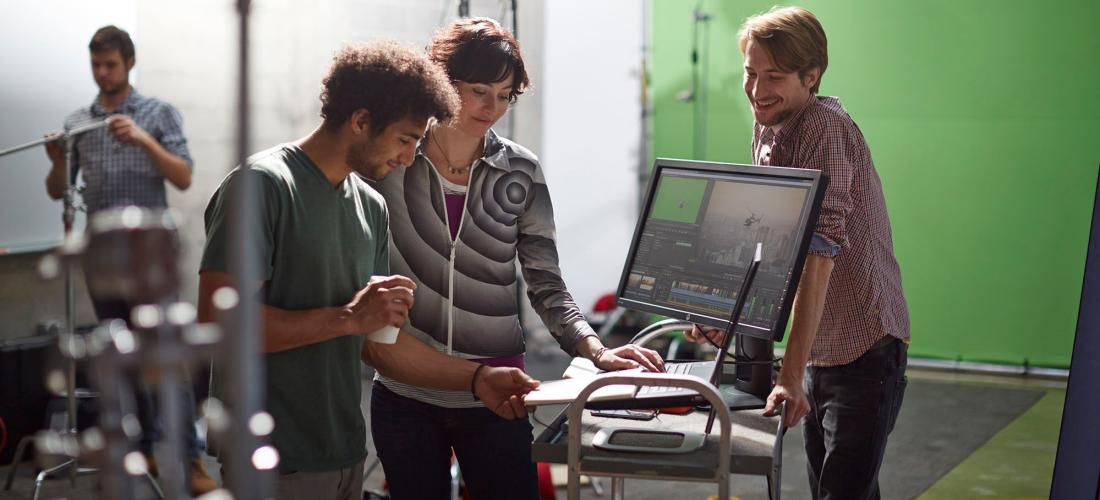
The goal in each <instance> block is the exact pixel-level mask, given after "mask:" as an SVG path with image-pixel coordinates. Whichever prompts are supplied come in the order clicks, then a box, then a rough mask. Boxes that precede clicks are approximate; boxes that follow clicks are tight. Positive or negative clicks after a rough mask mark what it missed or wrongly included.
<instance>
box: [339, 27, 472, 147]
mask: <svg viewBox="0 0 1100 500" xmlns="http://www.w3.org/2000/svg"><path fill="white" fill-rule="evenodd" d="M321 85H322V88H321V118H323V119H324V126H325V128H328V129H330V130H331V129H333V128H336V127H339V126H340V125H343V124H344V123H346V122H347V121H348V119H349V118H350V117H351V115H352V113H354V112H356V111H357V110H360V109H366V110H367V112H368V113H370V128H371V131H373V132H375V133H378V132H381V131H382V130H385V128H386V127H388V126H390V125H391V124H393V123H395V122H397V121H400V120H403V119H406V118H414V119H424V120H427V119H429V118H435V119H437V120H440V121H449V120H450V119H451V118H453V117H454V116H455V115H457V114H458V109H459V107H460V106H461V102H460V101H459V98H458V93H457V92H456V91H455V89H454V87H453V86H452V85H451V84H450V81H448V80H447V75H445V74H444V73H443V70H442V69H440V68H439V67H438V66H436V65H435V64H434V63H432V62H431V61H430V60H428V58H427V56H425V55H424V53H423V52H421V51H420V50H418V49H415V48H412V47H408V46H405V45H402V44H399V43H397V42H395V41H392V40H379V41H375V42H370V43H360V44H352V45H347V46H345V47H344V48H342V49H340V50H339V51H338V52H337V53H336V55H335V56H334V57H333V61H332V67H331V68H329V71H328V74H327V75H325V78H324V80H322V82H321Z"/></svg>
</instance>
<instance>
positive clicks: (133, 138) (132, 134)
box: [107, 115, 152, 146]
mask: <svg viewBox="0 0 1100 500" xmlns="http://www.w3.org/2000/svg"><path fill="white" fill-rule="evenodd" d="M108 120H109V121H110V124H109V125H108V126H107V127H108V130H110V131H111V135H113V136H114V137H115V139H116V140H118V141H119V142H121V143H124V144H136V145H138V146H143V145H145V144H146V143H148V142H149V141H150V140H152V136H150V135H149V133H148V132H146V131H145V130H144V129H142V128H141V127H139V126H138V125H137V124H136V123H134V119H133V118H130V117H129V116H126V115H111V117H110V118H108Z"/></svg>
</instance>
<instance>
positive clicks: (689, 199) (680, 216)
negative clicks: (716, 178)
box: [650, 176, 708, 224]
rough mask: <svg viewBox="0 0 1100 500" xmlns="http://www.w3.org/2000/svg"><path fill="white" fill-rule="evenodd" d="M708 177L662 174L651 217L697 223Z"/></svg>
mask: <svg viewBox="0 0 1100 500" xmlns="http://www.w3.org/2000/svg"><path fill="white" fill-rule="evenodd" d="M707 182H708V181H707V179H697V178H691V177H675V176H662V177H661V183H660V184H659V185H658V186H657V196H656V199H655V200H653V208H652V209H651V210H650V218H653V219H661V220H666V221H670V222H682V223H684V224H696V223H697V221H698V219H699V208H700V207H701V206H702V205H703V198H704V197H705V196H706V193H707Z"/></svg>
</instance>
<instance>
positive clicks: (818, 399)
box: [803, 340, 908, 500]
mask: <svg viewBox="0 0 1100 500" xmlns="http://www.w3.org/2000/svg"><path fill="white" fill-rule="evenodd" d="M907 349H908V347H907V346H906V345H905V343H903V342H901V341H898V340H894V341H889V342H886V343H885V345H878V346H877V347H875V348H872V349H871V350H869V351H867V352H866V353H864V354H863V356H860V357H859V358H858V359H856V360H855V361H852V362H851V363H848V364H846V365H841V366H830V367H823V368H819V367H812V366H811V367H808V368H807V369H806V377H805V378H804V379H803V389H804V390H805V391H806V397H807V398H808V399H809V401H810V414H809V415H807V416H806V418H805V419H804V420H803V434H804V436H805V440H806V458H807V467H806V468H807V470H808V472H809V477H810V492H811V494H812V496H813V498H815V499H828V500H838V499H843V500H862V499H867V500H877V499H878V498H879V488H878V472H879V467H880V466H881V465H882V456H883V454H884V452H885V451H886V438H887V436H889V435H890V431H892V430H894V422H895V421H896V420H897V418H898V410H900V409H901V402H902V399H903V398H904V396H905V386H906V384H907V383H908V380H907V379H906V377H905V367H906V366H907V365H908V359H907V357H906V351H907Z"/></svg>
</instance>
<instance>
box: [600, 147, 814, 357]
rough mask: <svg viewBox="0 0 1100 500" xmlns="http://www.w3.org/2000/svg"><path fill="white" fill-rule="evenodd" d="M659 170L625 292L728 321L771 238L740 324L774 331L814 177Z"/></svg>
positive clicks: (756, 331) (762, 332)
mask: <svg viewBox="0 0 1100 500" xmlns="http://www.w3.org/2000/svg"><path fill="white" fill-rule="evenodd" d="M659 172H660V174H659V175H660V177H659V178H658V179H657V182H658V185H657V189H656V192H655V193H654V194H653V199H652V200H650V203H649V205H648V207H649V211H648V213H647V214H646V219H645V225H644V226H643V228H642V233H641V236H640V238H639V240H638V242H637V246H636V249H635V251H634V255H633V260H632V261H631V262H630V264H629V265H630V271H629V274H628V275H627V280H626V284H625V286H624V288H623V291H622V294H621V296H622V298H624V299H630V300H634V301H638V302H642V303H645V304H651V305H654V306H657V307H658V308H661V309H663V308H668V309H671V310H672V311H669V312H674V311H683V312H687V313H693V316H694V315H702V316H705V317H708V318H709V319H710V321H704V320H701V318H694V317H693V318H691V320H692V321H696V322H699V323H706V324H710V325H712V326H719V325H726V324H727V322H728V319H729V316H730V314H731V313H732V311H733V306H734V302H735V301H736V300H737V293H738V290H739V288H740V286H741V282H742V280H743V279H744V277H745V274H746V273H747V272H748V269H749V264H750V263H751V262H752V258H753V254H754V251H755V249H756V244H757V243H758V242H759V243H763V258H762V260H761V263H760V268H759V269H758V270H757V274H756V279H755V280H754V282H753V286H752V288H751V290H750V291H749V293H750V294H751V295H750V297H748V302H746V303H745V307H744V310H743V312H742V313H741V319H740V321H739V323H740V325H739V327H738V329H737V332H738V333H746V334H749V335H753V336H766V337H770V336H771V334H772V332H774V331H775V327H776V322H777V320H778V319H779V316H780V314H779V308H780V307H782V303H783V300H784V297H785V296H786V294H787V286H788V283H789V281H790V277H791V272H792V269H793V268H794V264H795V262H796V260H797V252H798V248H799V244H800V242H801V241H800V239H801V236H802V231H801V229H802V218H803V217H804V212H807V213H808V205H809V204H808V202H807V197H808V196H809V195H810V189H811V187H812V181H810V180H808V179H807V180H800V179H786V178H768V177H765V176H759V175H749V174H741V173H732V172H701V171H694V170H687V169H678V168H672V167H665V168H663V169H660V170H659ZM669 312H666V313H665V314H666V315H671V316H677V315H676V314H669ZM679 316H681V319H685V318H684V317H683V316H686V315H683V314H681V315H679Z"/></svg>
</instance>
